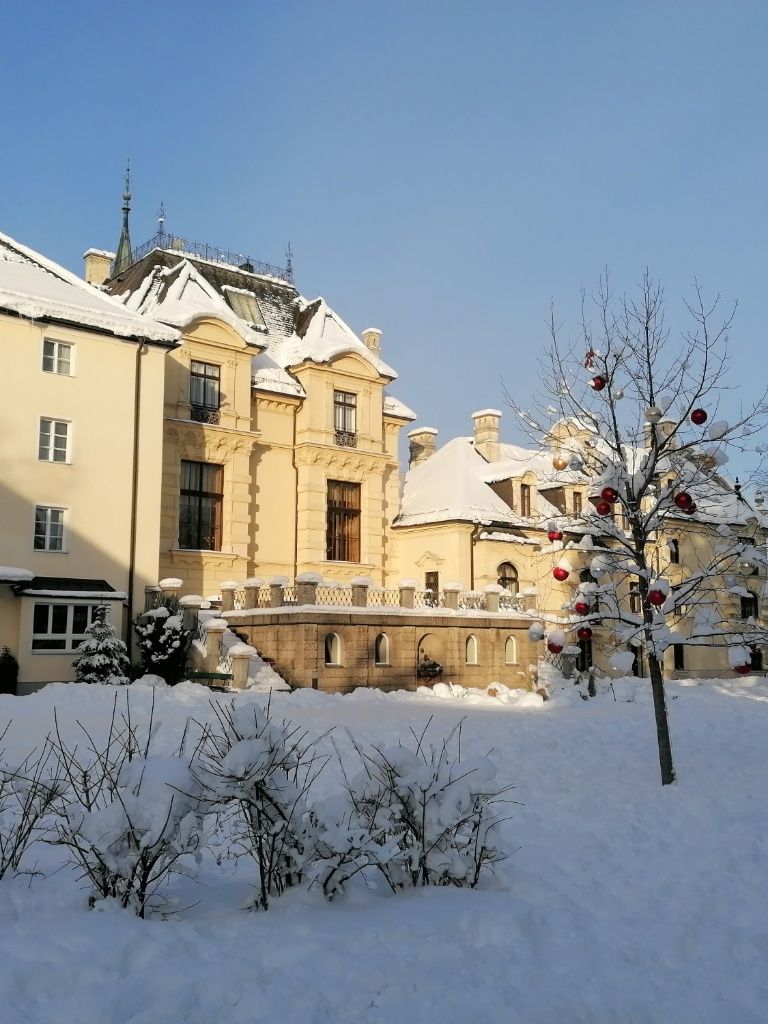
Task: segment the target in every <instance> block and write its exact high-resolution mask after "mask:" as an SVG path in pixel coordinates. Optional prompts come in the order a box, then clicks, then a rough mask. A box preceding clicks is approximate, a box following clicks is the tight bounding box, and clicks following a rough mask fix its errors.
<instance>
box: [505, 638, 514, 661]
mask: <svg viewBox="0 0 768 1024" xmlns="http://www.w3.org/2000/svg"><path fill="white" fill-rule="evenodd" d="M504 664H505V665H516V664H517V640H515V638H514V637H513V636H508V637H507V642H506V643H505V644H504Z"/></svg>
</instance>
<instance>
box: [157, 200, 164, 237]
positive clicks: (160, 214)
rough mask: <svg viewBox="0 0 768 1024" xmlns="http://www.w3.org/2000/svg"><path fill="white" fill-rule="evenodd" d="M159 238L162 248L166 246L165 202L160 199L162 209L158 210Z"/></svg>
mask: <svg viewBox="0 0 768 1024" xmlns="http://www.w3.org/2000/svg"><path fill="white" fill-rule="evenodd" d="M157 239H158V244H159V246H160V248H161V249H163V248H165V203H164V202H163V201H162V199H161V200H160V209H159V210H158V211H157Z"/></svg>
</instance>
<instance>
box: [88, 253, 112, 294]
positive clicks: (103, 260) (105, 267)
mask: <svg viewBox="0 0 768 1024" xmlns="http://www.w3.org/2000/svg"><path fill="white" fill-rule="evenodd" d="M83 259H84V260H85V280H86V281H87V282H88V284H95V285H100V284H104V282H105V281H106V280H107V278H108V277H109V276H110V275H109V272H110V268H111V266H112V264H113V263H114V260H115V254H114V253H113V252H105V251H104V249H89V250H88V251H87V252H84V253H83Z"/></svg>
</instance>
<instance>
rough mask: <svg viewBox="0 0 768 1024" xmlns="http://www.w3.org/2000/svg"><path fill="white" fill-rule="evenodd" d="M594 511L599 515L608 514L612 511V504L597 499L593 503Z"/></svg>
mask: <svg viewBox="0 0 768 1024" xmlns="http://www.w3.org/2000/svg"><path fill="white" fill-rule="evenodd" d="M595 512H597V514H598V515H599V516H609V515H610V514H611V512H613V505H611V503H610V501H598V503H597V504H596V505H595Z"/></svg>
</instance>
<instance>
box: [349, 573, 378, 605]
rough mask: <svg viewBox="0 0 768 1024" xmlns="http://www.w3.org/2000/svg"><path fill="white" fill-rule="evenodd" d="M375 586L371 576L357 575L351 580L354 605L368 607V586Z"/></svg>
mask: <svg viewBox="0 0 768 1024" xmlns="http://www.w3.org/2000/svg"><path fill="white" fill-rule="evenodd" d="M372 586H373V580H372V579H371V578H370V576H355V577H354V579H353V580H352V581H351V587H352V606H353V607H354V608H367V606H368V588H369V587H372Z"/></svg>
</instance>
